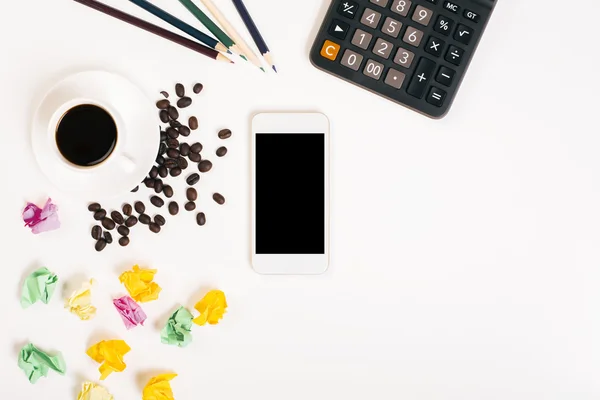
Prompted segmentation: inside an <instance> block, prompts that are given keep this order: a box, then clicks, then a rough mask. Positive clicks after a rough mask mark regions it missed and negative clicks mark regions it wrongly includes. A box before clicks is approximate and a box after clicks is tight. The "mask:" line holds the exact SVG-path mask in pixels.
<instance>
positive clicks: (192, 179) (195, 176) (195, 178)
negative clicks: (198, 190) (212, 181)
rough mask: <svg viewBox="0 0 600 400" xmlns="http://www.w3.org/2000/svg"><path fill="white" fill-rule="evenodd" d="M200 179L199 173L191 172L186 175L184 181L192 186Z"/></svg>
mask: <svg viewBox="0 0 600 400" xmlns="http://www.w3.org/2000/svg"><path fill="white" fill-rule="evenodd" d="M199 180H200V175H198V174H197V173H195V172H194V173H193V174H191V175H190V176H188V177H187V179H186V180H185V182H186V183H187V184H188V185H190V186H194V185H195V184H196V183H198V181H199Z"/></svg>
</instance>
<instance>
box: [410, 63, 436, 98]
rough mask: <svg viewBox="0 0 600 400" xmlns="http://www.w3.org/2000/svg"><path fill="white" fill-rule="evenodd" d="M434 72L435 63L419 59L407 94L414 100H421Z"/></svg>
mask: <svg viewBox="0 0 600 400" xmlns="http://www.w3.org/2000/svg"><path fill="white" fill-rule="evenodd" d="M434 70H435V63H434V62H433V61H431V60H428V59H427V58H424V57H423V58H421V59H420V60H419V64H417V68H416V70H415V73H414V75H413V78H412V80H411V81H410V84H409V85H408V89H407V90H406V91H407V93H408V94H410V95H411V96H414V97H416V98H419V99H420V98H422V97H423V95H424V94H425V89H427V85H428V84H429V81H430V79H431V76H432V75H433V71H434Z"/></svg>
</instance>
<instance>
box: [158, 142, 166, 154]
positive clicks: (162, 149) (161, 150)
mask: <svg viewBox="0 0 600 400" xmlns="http://www.w3.org/2000/svg"><path fill="white" fill-rule="evenodd" d="M166 152H167V145H166V144H165V143H164V142H163V143H161V144H160V146H159V147H158V155H159V156H162V155H164V154H165V153H166Z"/></svg>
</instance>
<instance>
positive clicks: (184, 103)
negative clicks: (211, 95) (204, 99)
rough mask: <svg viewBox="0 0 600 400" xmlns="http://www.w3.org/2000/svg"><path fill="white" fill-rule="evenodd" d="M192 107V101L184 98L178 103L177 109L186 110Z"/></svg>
mask: <svg viewBox="0 0 600 400" xmlns="http://www.w3.org/2000/svg"><path fill="white" fill-rule="evenodd" d="M190 105H192V99H190V98H189V97H182V98H180V99H179V100H178V101H177V107H179V108H186V107H189V106H190Z"/></svg>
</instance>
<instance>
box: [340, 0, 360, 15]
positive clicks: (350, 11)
mask: <svg viewBox="0 0 600 400" xmlns="http://www.w3.org/2000/svg"><path fill="white" fill-rule="evenodd" d="M357 10H358V3H357V2H355V1H350V0H344V1H342V2H341V3H340V5H339V6H338V13H339V14H341V15H343V16H344V17H346V18H350V19H354V16H355V15H356V11H357Z"/></svg>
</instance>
